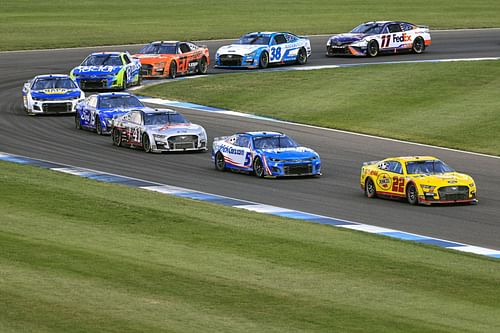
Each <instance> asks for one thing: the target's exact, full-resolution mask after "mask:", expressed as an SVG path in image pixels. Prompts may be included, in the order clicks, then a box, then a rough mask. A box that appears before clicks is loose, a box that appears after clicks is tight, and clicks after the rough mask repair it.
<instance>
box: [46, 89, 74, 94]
mask: <svg viewBox="0 0 500 333" xmlns="http://www.w3.org/2000/svg"><path fill="white" fill-rule="evenodd" d="M42 92H43V93H44V94H47V95H51V94H65V93H67V92H68V89H64V88H52V89H43V90H42Z"/></svg>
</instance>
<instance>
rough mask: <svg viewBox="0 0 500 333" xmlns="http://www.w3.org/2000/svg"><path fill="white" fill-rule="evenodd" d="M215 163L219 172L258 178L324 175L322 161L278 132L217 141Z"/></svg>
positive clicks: (228, 137)
mask: <svg viewBox="0 0 500 333" xmlns="http://www.w3.org/2000/svg"><path fill="white" fill-rule="evenodd" d="M212 161H213V162H214V165H215V169H217V170H219V171H224V170H234V171H241V172H249V173H254V174H255V175H256V176H258V177H285V176H316V175H321V160H320V157H319V155H318V154H317V153H316V152H315V151H314V150H312V149H310V148H306V147H302V146H300V145H299V144H297V143H296V142H295V141H294V140H293V139H292V138H290V137H289V136H287V135H285V134H283V133H278V132H245V133H237V134H234V135H231V136H224V137H219V138H215V139H214V142H213V146H212Z"/></svg>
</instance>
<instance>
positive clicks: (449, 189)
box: [360, 156, 477, 205]
mask: <svg viewBox="0 0 500 333" xmlns="http://www.w3.org/2000/svg"><path fill="white" fill-rule="evenodd" d="M360 185H361V189H363V190H364V192H365V195H366V196H367V197H369V198H373V197H376V196H384V197H390V198H406V199H407V200H408V202H409V203H410V204H412V205H416V204H418V203H422V204H434V203H477V199H476V194H477V192H476V184H475V183H474V180H473V179H472V177H470V176H469V175H466V174H463V173H458V172H456V171H455V170H453V169H452V168H450V167H449V166H448V165H446V164H445V163H444V162H442V161H440V160H438V159H437V158H435V157H432V156H409V157H394V158H386V159H384V160H382V161H373V162H365V163H363V166H362V167H361V177H360Z"/></svg>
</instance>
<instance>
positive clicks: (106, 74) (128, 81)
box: [70, 52, 141, 90]
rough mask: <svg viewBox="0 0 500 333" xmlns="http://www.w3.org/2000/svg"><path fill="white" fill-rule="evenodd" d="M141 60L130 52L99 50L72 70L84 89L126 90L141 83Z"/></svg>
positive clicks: (77, 81)
mask: <svg viewBox="0 0 500 333" xmlns="http://www.w3.org/2000/svg"><path fill="white" fill-rule="evenodd" d="M140 71H141V62H140V61H139V59H136V58H134V57H132V56H131V55H130V54H129V53H128V52H99V53H92V54H91V55H89V56H88V57H87V58H85V60H83V62H82V63H81V64H80V66H77V67H75V68H73V69H72V70H71V73H70V75H71V77H72V78H73V79H75V81H76V83H78V85H79V86H80V88H82V89H83V90H99V89H105V90H110V89H117V90H125V89H127V88H128V87H130V86H133V85H140V84H141V74H140Z"/></svg>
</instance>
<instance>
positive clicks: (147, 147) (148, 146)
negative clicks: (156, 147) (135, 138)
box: [142, 133, 151, 153]
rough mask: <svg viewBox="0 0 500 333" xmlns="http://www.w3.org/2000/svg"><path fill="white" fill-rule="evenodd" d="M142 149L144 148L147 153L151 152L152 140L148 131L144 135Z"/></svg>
mask: <svg viewBox="0 0 500 333" xmlns="http://www.w3.org/2000/svg"><path fill="white" fill-rule="evenodd" d="M142 149H144V151H145V152H146V153H149V152H151V141H149V135H148V134H147V133H144V134H143V135H142Z"/></svg>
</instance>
